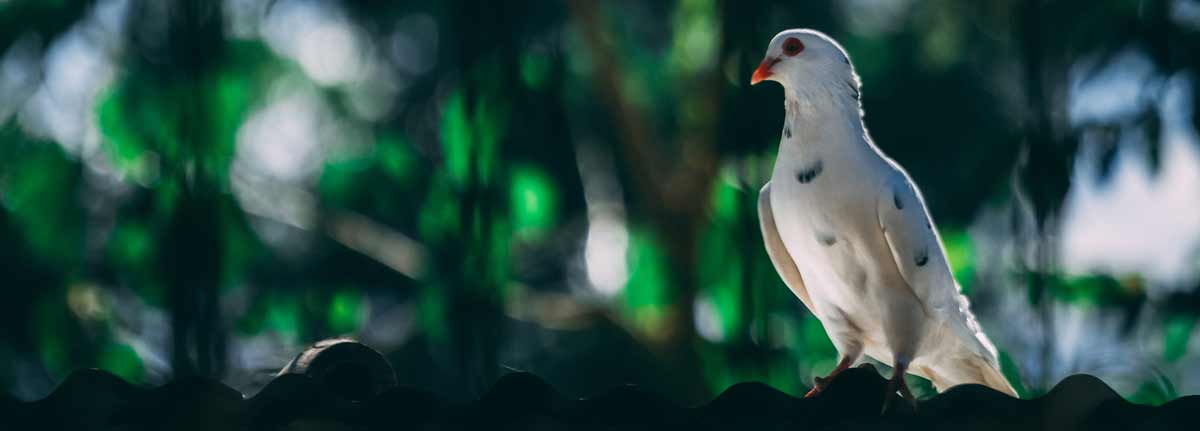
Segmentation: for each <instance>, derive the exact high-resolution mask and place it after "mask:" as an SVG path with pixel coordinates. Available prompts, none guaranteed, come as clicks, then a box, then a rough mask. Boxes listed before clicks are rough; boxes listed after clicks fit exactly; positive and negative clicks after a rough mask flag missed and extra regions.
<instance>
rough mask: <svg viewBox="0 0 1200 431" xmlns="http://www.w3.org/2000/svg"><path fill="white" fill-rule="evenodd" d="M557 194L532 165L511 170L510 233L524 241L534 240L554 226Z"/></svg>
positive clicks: (547, 180)
mask: <svg viewBox="0 0 1200 431" xmlns="http://www.w3.org/2000/svg"><path fill="white" fill-rule="evenodd" d="M557 195H558V193H557V190H556V189H555V186H554V183H553V181H552V180H551V178H550V177H549V176H548V175H546V174H545V173H544V172H543V171H542V170H541V169H538V168H537V167H535V166H529V165H520V166H517V167H515V168H513V173H512V184H511V186H510V190H509V199H510V202H509V207H510V209H511V211H512V221H513V230H514V231H515V233H516V235H517V236H518V237H521V238H526V239H536V238H540V237H541V236H542V235H544V234H545V233H546V232H547V231H548V230H549V229H550V228H552V227H554V222H555V218H556V215H557V209H558V208H557V206H558V203H557V201H558V196H557Z"/></svg>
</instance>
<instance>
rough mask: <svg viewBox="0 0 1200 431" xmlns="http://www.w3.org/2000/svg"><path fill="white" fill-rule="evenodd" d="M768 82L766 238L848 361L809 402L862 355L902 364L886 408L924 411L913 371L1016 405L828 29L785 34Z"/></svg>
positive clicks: (757, 76) (772, 56) (762, 205)
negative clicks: (911, 387)
mask: <svg viewBox="0 0 1200 431" xmlns="http://www.w3.org/2000/svg"><path fill="white" fill-rule="evenodd" d="M764 80H770V81H775V82H778V83H780V84H781V85H783V91H784V97H785V102H784V107H785V109H786V119H785V120H784V125H783V138H782V139H781V140H780V143H779V153H778V156H777V158H776V160H775V170H774V172H773V173H772V175H771V181H770V182H768V183H767V184H766V185H765V186H763V188H762V191H761V192H759V197H758V212H759V219H760V222H761V224H762V232H763V239H764V241H765V243H766V247H767V253H768V254H769V255H770V257H771V261H772V262H773V263H774V264H775V269H776V271H778V272H779V275H780V277H781V278H783V281H784V283H785V284H787V286H788V287H789V288H790V289H791V290H792V292H793V293H795V294H796V296H797V297H799V298H800V300H801V301H802V302H804V305H805V306H807V307H808V309H809V310H810V311H812V313H813V314H814V315H816V316H817V318H818V319H820V320H821V324H822V325H824V326H825V332H826V333H827V334H828V335H829V338H830V340H832V341H833V345H834V346H835V347H836V348H837V351H838V354H839V355H840V360H839V361H838V365H837V367H836V368H835V369H834V370H833V372H832V373H831V374H830V375H829V376H828V377H826V378H817V379H816V385H815V387H814V388H813V390H812V391H811V392H809V393H808V395H806V397H807V396H812V395H815V394H817V393H819V392H820V391H821V390H822V389H823V388H824V387H825V385H826V384H827V383H828V382H829V380H830V379H832V378H833V377H834V376H836V375H837V374H838V373H840V372H841V371H843V370H845V369H846V368H848V367H849V366H851V365H853V364H854V363H855V362H856V361H858V359H859V358H860V357H861V355H862V354H864V353H865V354H867V355H868V356H870V357H872V358H875V359H876V360H878V361H880V362H883V363H885V364H888V365H890V366H892V367H893V368H894V372H893V374H892V377H891V380H890V383H889V387H888V393H887V396H886V399H887V400H888V402H890V400H891V399H892V397H893V396H894V394H895V392H896V390H899V391H900V393H901V394H902V395H903V396H904V397H905V399H907V400H908V401H909V402H914V403H915V400H914V399H913V397H912V394H911V393H910V392H909V391H908V388H907V386H906V385H905V384H904V373H905V372H910V373H913V374H916V375H918V376H921V377H924V378H926V379H929V380H930V381H932V382H933V385H934V386H935V387H936V388H937V390H938V391H939V392H941V391H945V390H946V389H947V388H949V387H951V386H954V385H958V384H963V383H978V384H983V385H986V386H989V387H991V388H993V389H996V390H998V391H1001V392H1004V393H1007V394H1009V395H1012V396H1014V397H1015V396H1016V391H1014V390H1013V388H1012V386H1010V385H1009V383H1008V381H1006V380H1005V379H1004V376H1003V375H1002V374H1001V373H1000V370H999V366H998V365H997V360H996V348H995V347H994V346H992V343H991V342H990V341H989V340H988V338H987V336H985V335H984V334H983V331H982V330H981V329H980V327H979V323H977V322H976V321H975V317H974V316H973V315H972V314H971V311H970V310H969V309H968V304H967V299H966V298H965V297H964V296H963V295H962V294H960V293H959V287H958V283H956V282H955V280H954V276H953V275H951V273H950V266H949V264H948V263H947V261H946V255H945V252H944V251H943V250H942V245H941V240H940V238H939V237H938V234H937V230H936V229H935V228H934V226H933V222H932V220H930V218H929V213H928V211H927V210H926V208H925V202H924V200H923V199H922V197H921V193H920V192H919V191H918V190H917V187H916V185H915V184H913V182H912V180H911V179H909V177H908V174H906V173H905V172H904V169H902V168H901V167H900V166H899V165H898V164H897V163H896V162H895V161H893V160H891V159H890V158H888V157H887V156H885V155H884V154H883V153H882V152H881V151H880V150H879V148H877V147H875V144H874V143H872V142H871V137H870V136H869V135H868V134H867V130H866V128H865V126H864V125H863V121H862V115H863V114H862V108H861V104H860V102H859V85H860V84H859V79H858V74H857V73H855V72H854V66H853V65H851V63H850V57H849V56H848V55H847V54H846V51H845V50H844V49H842V47H841V46H840V45H838V43H837V42H835V41H834V40H833V39H831V38H830V37H829V36H826V35H825V34H823V33H820V32H818V31H814V30H801V29H797V30H786V31H783V32H781V33H779V34H778V35H776V36H775V38H774V39H772V40H771V44H770V46H769V47H768V48H767V55H766V58H765V59H763V61H762V64H760V65H759V66H758V69H757V70H755V71H754V76H753V77H752V78H751V80H750V84H751V85H754V84H757V83H758V82H760V81H764ZM886 406H887V404H886V403H885V408H886Z"/></svg>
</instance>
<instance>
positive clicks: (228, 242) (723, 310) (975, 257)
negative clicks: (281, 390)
mask: <svg viewBox="0 0 1200 431" xmlns="http://www.w3.org/2000/svg"><path fill="white" fill-rule="evenodd" d="M795 27H808V28H814V29H818V30H821V31H824V32H826V33H828V34H830V35H831V36H833V37H834V38H835V39H837V40H838V41H840V42H841V43H842V44H843V45H844V46H845V48H846V49H847V51H848V52H849V53H850V55H851V57H852V59H853V61H854V63H855V66H856V67H857V70H858V72H859V74H860V75H861V76H862V79H863V82H864V87H863V105H864V108H865V110H866V113H867V115H866V122H867V126H868V128H869V129H870V131H871V133H872V135H873V137H874V138H875V141H876V142H877V144H878V145H879V146H880V147H881V148H882V149H883V150H884V151H885V152H887V153H888V154H889V155H890V156H892V157H893V158H895V159H896V160H897V161H898V162H900V163H901V164H902V165H903V166H905V167H906V169H907V170H908V171H909V172H910V174H911V175H912V176H913V177H914V179H915V180H916V182H917V183H918V184H919V186H920V187H921V189H922V191H923V192H924V195H925V198H926V201H927V203H928V204H929V206H930V208H929V209H930V211H931V213H932V215H933V217H934V219H935V220H936V221H937V223H938V227H939V230H940V231H941V234H942V238H943V240H944V241H945V246H946V249H947V252H948V254H949V257H950V260H951V261H952V265H953V268H954V272H955V275H956V277H957V278H958V281H959V283H960V284H961V285H962V286H963V289H964V291H965V292H966V293H967V294H968V296H969V297H970V298H971V300H972V303H973V308H974V310H975V311H976V313H977V314H978V315H979V317H980V320H981V323H982V325H983V327H984V328H985V330H986V332H987V333H988V334H989V335H990V336H991V338H992V340H993V341H994V342H995V343H996V345H997V346H998V348H999V350H1000V352H1001V353H1000V355H1001V362H1002V364H1003V369H1004V372H1005V373H1006V375H1007V376H1008V377H1009V379H1010V380H1011V381H1012V382H1013V383H1014V385H1015V386H1016V387H1017V388H1018V391H1019V392H1021V394H1022V395H1023V396H1033V395H1038V394H1040V393H1043V392H1044V391H1046V390H1048V389H1049V388H1050V387H1052V386H1053V385H1054V384H1055V383H1056V382H1058V381H1059V380H1061V379H1062V378H1063V377H1065V376H1067V375H1070V374H1074V373H1090V374H1094V375H1096V376H1099V377H1101V378H1102V379H1104V380H1105V381H1106V382H1107V383H1108V384H1109V385H1111V386H1113V387H1114V388H1115V389H1117V390H1118V391H1119V392H1121V394H1122V395H1124V396H1125V397H1127V398H1130V399H1131V400H1133V401H1136V402H1142V403H1153V404H1157V403H1162V402H1164V401H1166V400H1170V399H1173V398H1175V397H1178V396H1180V395H1186V394H1195V393H1200V367H1198V365H1197V364H1200V362H1198V360H1200V349H1198V348H1197V347H1196V345H1195V344H1196V343H1189V340H1190V339H1191V338H1194V337H1193V335H1194V334H1195V332H1196V329H1195V326H1196V325H1195V323H1196V320H1197V317H1198V316H1200V290H1198V285H1200V283H1198V281H1197V280H1198V279H1200V146H1198V144H1197V135H1196V123H1197V121H1196V120H1197V116H1196V114H1195V110H1194V109H1193V105H1194V102H1195V101H1196V100H1197V99H1198V98H1200V89H1198V87H1197V86H1196V85H1195V82H1194V81H1195V73H1196V71H1197V68H1198V66H1200V64H1198V62H1200V55H1197V54H1200V53H1198V52H1197V50H1198V49H1200V33H1198V30H1200V2H1197V1H1193V0H1173V1H1169V0H1142V1H1132V0H1123V1H1117V0H1104V1H1082V0H1080V1H1037V0H1028V1H1015V0H1014V1H994V2H962V1H953V0H930V1H917V0H851V1H802V2H801V1H736V2H735V1H718V0H682V1H648V2H635V1H613V2H590V1H583V0H579V1H512V2H503V3H500V2H491V1H473V0H457V1H446V2H407V1H345V2H340V1H336V0H225V1H211V2H203V1H183V0H174V1H170V0H101V1H70V0H0V55H2V56H0V265H2V266H0V268H2V270H0V289H2V290H0V294H2V295H3V296H2V297H0V324H2V325H3V328H4V330H3V331H2V333H3V335H0V364H4V365H3V366H2V367H0V385H2V386H3V387H4V388H5V390H6V391H7V392H8V393H10V394H12V395H13V396H16V397H17V398H20V399H25V400H31V399H38V398H41V397H43V396H45V395H46V394H48V393H49V392H50V391H51V390H53V388H54V387H55V385H56V384H57V383H58V382H59V381H61V380H62V379H63V378H64V377H65V376H66V375H67V374H68V373H70V372H71V371H72V370H75V369H79V368H85V367H99V368H103V369H105V370H108V371H111V372H113V373H115V374H117V375H119V376H121V377H123V378H125V379H127V380H129V381H131V382H134V383H139V384H150V385H158V384H162V383H164V382H166V381H169V380H171V379H173V378H177V377H181V376H190V375H201V376H207V377H212V378H217V379H220V380H221V381H223V382H225V383H226V384H228V385H230V386H232V387H234V388H237V389H239V390H241V391H243V392H244V393H247V394H252V393H254V392H255V391H257V390H258V389H259V388H260V387H261V386H262V385H263V384H264V383H265V382H266V381H268V380H269V379H270V378H271V377H272V375H273V374H274V373H275V372H276V371H278V370H279V369H280V368H281V367H282V366H283V365H284V364H285V363H286V362H287V361H288V360H289V359H290V358H291V357H292V356H294V355H295V354H296V353H298V352H299V351H300V350H302V349H303V348H304V347H305V346H306V345H308V344H310V343H312V342H315V341H316V340H319V339H322V338H327V337H333V336H343V335H344V336H352V337H355V338H357V339H359V340H361V341H363V342H364V343H367V344H369V345H371V346H373V347H375V348H377V349H379V350H380V351H382V352H383V353H384V354H385V355H386V356H387V357H388V358H389V359H390V360H391V362H392V364H393V366H394V367H395V368H396V370H397V373H398V377H399V380H400V382H401V383H403V384H408V385H415V386H418V387H421V388H426V389H429V390H432V391H433V392H435V393H436V394H438V395H439V396H442V397H445V398H447V399H452V400H467V399H472V398H475V397H478V396H479V395H480V394H481V393H483V391H484V390H485V389H486V388H487V387H488V386H490V385H491V384H492V383H493V382H494V381H495V380H496V379H497V378H498V377H499V376H501V375H503V374H505V373H508V372H510V371H529V372H532V373H535V374H537V375H539V376H542V377H543V378H545V379H546V380H548V381H549V382H550V383H551V384H553V385H554V386H555V387H556V388H558V389H559V390H561V391H563V392H564V393H565V394H567V395H569V396H585V395H590V394H594V393H596V392H599V391H601V390H604V389H607V388H611V387H613V386H614V385H617V384H620V383H626V382H628V383H639V384H642V385H645V386H647V387H649V388H651V389H652V390H654V391H657V392H659V393H662V394H665V395H666V396H667V397H668V398H670V399H675V400H678V401H679V402H681V403H695V402H699V401H703V400H707V399H709V398H711V397H712V396H713V394H715V393H718V392H720V391H721V390H723V389H725V388H726V387H728V386H729V385H731V384H733V383H736V382H740V381H748V380H758V381H764V382H766V383H768V384H770V385H772V386H774V387H776V388H779V389H781V390H783V391H785V392H788V393H791V394H797V395H798V394H801V393H803V392H804V390H805V389H806V387H807V386H808V385H809V384H810V382H811V378H812V377H813V376H816V375H824V374H825V373H827V372H828V371H829V370H830V369H832V367H833V365H834V361H835V359H836V358H835V352H834V350H833V347H832V345H831V344H830V343H829V342H828V340H827V338H826V337H825V334H824V331H823V329H822V328H821V326H820V323H819V322H818V321H817V320H816V319H815V318H813V317H812V316H811V315H810V314H808V312H807V311H805V310H804V309H803V306H802V305H801V304H800V302H799V301H797V300H796V299H795V298H794V297H793V296H792V295H791V293H790V292H789V291H788V290H787V289H786V288H785V287H784V286H783V284H782V282H781V281H780V280H779V278H778V276H777V275H776V274H775V272H774V269H773V268H772V266H771V263H770V261H769V260H768V258H767V256H766V253H765V252H764V249H763V247H762V241H761V238H760V235H759V231H758V219H757V213H756V209H755V208H756V207H755V204H756V199H757V193H758V189H759V187H761V185H762V184H763V183H764V182H765V181H766V179H767V178H768V176H769V174H770V170H771V166H772V163H773V161H774V154H775V152H776V146H777V140H778V136H779V128H780V125H781V123H782V118H783V109H781V108H782V107H781V105H782V94H781V91H780V90H779V88H778V86H776V85H775V84H771V83H768V84H767V85H760V86H756V87H753V88H750V87H749V86H748V81H749V75H750V73H751V72H752V70H753V68H754V67H755V66H756V65H757V64H758V61H759V60H761V58H762V55H763V52H764V50H765V47H766V44H767V42H768V41H769V40H770V38H771V37H772V36H773V35H774V34H775V33H776V32H778V31H780V30H783V29H787V28H795ZM910 378H911V379H912V383H913V384H914V385H916V387H917V392H918V393H919V394H930V393H931V389H930V387H929V386H928V384H926V383H924V382H921V381H919V379H917V378H915V377H910Z"/></svg>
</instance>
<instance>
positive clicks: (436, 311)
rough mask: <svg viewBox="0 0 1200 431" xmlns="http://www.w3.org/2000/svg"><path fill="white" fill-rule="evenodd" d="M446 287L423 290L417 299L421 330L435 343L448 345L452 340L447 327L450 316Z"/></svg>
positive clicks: (430, 287)
mask: <svg viewBox="0 0 1200 431" xmlns="http://www.w3.org/2000/svg"><path fill="white" fill-rule="evenodd" d="M445 289H446V287H445V286H439V285H437V284H431V285H429V286H427V287H425V288H423V289H421V291H420V293H419V294H418V297H417V314H418V319H419V321H420V323H421V328H422V329H424V330H425V334H426V335H427V336H429V339H430V340H432V341H433V342H435V343H439V344H440V343H446V342H449V340H450V331H449V328H447V327H446V324H447V322H449V321H450V314H449V311H448V310H447V307H448V304H446V301H447V298H446V296H447V295H446V291H445Z"/></svg>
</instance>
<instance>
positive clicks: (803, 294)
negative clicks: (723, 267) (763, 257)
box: [758, 182, 817, 314]
mask: <svg viewBox="0 0 1200 431" xmlns="http://www.w3.org/2000/svg"><path fill="white" fill-rule="evenodd" d="M758 223H759V226H760V227H761V228H762V236H763V243H765V244H766V246H767V256H770V257H771V263H773V264H774V265H775V271H776V272H778V273H779V277H780V278H782V279H783V283H784V284H786V285H787V287H788V289H791V290H792V293H794V294H795V295H796V297H797V298H800V302H803V303H804V306H805V307H808V310H809V311H811V312H812V313H813V314H816V312H817V309H816V308H814V307H813V302H812V298H809V296H808V289H806V288H805V287H804V279H802V278H800V270H799V269H798V268H796V261H794V260H792V255H791V254H790V253H788V251H787V248H786V247H785V246H784V245H783V239H781V238H780V237H779V230H778V229H776V228H775V212H774V211H773V210H772V209H771V183H770V182H767V184H766V185H764V186H763V188H762V190H760V191H759V192H758Z"/></svg>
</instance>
